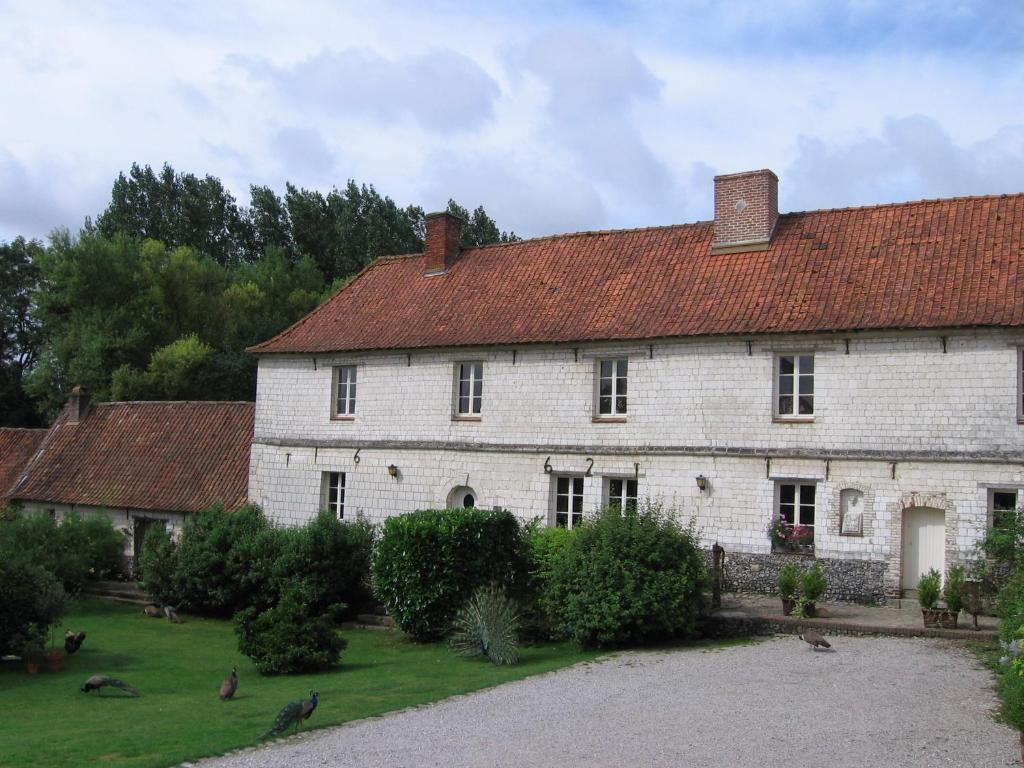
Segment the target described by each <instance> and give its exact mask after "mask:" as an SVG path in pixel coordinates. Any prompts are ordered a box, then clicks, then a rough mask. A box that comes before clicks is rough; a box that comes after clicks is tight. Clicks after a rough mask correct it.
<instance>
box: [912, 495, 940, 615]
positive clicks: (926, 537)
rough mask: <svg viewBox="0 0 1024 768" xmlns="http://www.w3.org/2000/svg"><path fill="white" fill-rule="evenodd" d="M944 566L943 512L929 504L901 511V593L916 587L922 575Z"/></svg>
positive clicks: (913, 589) (914, 589)
mask: <svg viewBox="0 0 1024 768" xmlns="http://www.w3.org/2000/svg"><path fill="white" fill-rule="evenodd" d="M932 568H934V569H935V570H937V571H938V572H939V573H943V574H944V573H945V569H946V513H945V512H944V511H943V510H941V509H932V508H931V507H911V508H909V509H905V510H904V511H903V573H902V577H903V581H902V587H903V593H904V595H906V593H907V592H908V591H914V592H916V590H917V583H918V582H919V581H920V580H921V576H922V575H924V574H926V573H927V572H928V571H929V570H931V569H932ZM908 596H909V595H908Z"/></svg>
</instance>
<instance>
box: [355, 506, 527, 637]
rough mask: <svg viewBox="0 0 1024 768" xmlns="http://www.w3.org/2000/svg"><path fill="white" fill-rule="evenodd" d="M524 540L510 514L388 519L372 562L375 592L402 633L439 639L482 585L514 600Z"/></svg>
mask: <svg viewBox="0 0 1024 768" xmlns="http://www.w3.org/2000/svg"><path fill="white" fill-rule="evenodd" d="M523 540H524V537H523V531H522V528H521V527H520V525H519V521H518V520H516V518H515V517H514V516H513V515H512V513H511V512H505V511H494V510H486V509H476V508H469V509H440V510H438V509H434V510H422V511H419V512H413V513H411V514H408V515H402V516H400V517H392V518H388V520H386V521H385V523H384V526H383V530H382V532H381V538H380V543H379V544H378V545H377V549H376V553H375V555H374V559H373V586H374V593H375V594H376V596H377V598H378V599H379V600H381V602H383V603H384V605H385V606H386V607H387V609H388V612H389V613H390V614H391V616H392V617H393V618H394V620H395V623H396V624H397V625H398V627H399V628H400V629H402V630H403V631H404V632H406V633H407V634H409V635H410V636H411V637H412V638H413V639H415V640H418V641H430V640H438V639H440V638H442V637H444V636H445V635H446V634H448V632H449V631H450V629H451V625H452V621H453V620H454V618H455V616H456V614H457V613H458V611H459V610H460V609H461V608H462V607H463V606H464V605H465V604H466V603H467V602H468V601H469V599H470V597H471V596H472V595H473V592H474V591H475V590H476V589H477V588H478V587H480V586H481V585H484V584H491V583H494V584H497V585H500V586H504V587H506V588H509V589H510V591H511V593H512V594H513V595H515V594H516V593H517V592H518V591H519V590H520V589H522V587H523V584H524V580H525V570H526V565H525V553H524V541H523Z"/></svg>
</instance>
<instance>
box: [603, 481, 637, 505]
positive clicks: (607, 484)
mask: <svg viewBox="0 0 1024 768" xmlns="http://www.w3.org/2000/svg"><path fill="white" fill-rule="evenodd" d="M604 504H605V506H606V507H618V508H619V509H636V479H635V478H632V477H606V478H605V479H604Z"/></svg>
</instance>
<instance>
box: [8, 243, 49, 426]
mask: <svg viewBox="0 0 1024 768" xmlns="http://www.w3.org/2000/svg"><path fill="white" fill-rule="evenodd" d="M42 251H43V246H42V244H41V243H39V242H37V241H35V240H30V241H26V240H25V238H23V237H19V238H16V239H15V240H14V241H13V242H11V243H0V403H3V409H2V410H3V414H4V416H3V418H2V419H0V425H3V426H12V427H31V426H38V425H39V424H40V420H39V414H38V413H37V411H36V408H35V405H34V403H33V402H32V400H31V398H30V397H29V396H28V394H27V393H26V392H25V390H24V387H23V382H24V378H25V375H26V373H27V372H28V371H29V370H31V368H32V366H33V365H34V364H35V361H36V358H37V356H38V354H39V349H40V346H41V343H42V327H41V324H40V321H39V318H38V317H37V316H36V315H35V313H34V312H33V305H32V296H33V294H34V292H35V291H36V290H37V288H38V285H39V268H38V267H37V265H36V259H38V257H39V254H40V253H42Z"/></svg>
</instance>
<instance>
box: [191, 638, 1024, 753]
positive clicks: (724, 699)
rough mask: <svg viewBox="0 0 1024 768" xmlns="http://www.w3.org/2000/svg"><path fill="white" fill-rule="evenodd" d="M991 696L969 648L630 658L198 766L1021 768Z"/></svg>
mask: <svg viewBox="0 0 1024 768" xmlns="http://www.w3.org/2000/svg"><path fill="white" fill-rule="evenodd" d="M992 685H993V678H992V676H991V674H990V673H988V672H987V671H986V670H985V669H984V668H983V667H982V666H981V665H980V664H979V663H978V662H977V660H976V659H975V658H974V657H973V656H972V655H971V654H970V652H968V651H966V650H964V649H962V648H959V647H957V646H954V645H950V644H946V643H945V642H943V641H936V640H923V639H895V638H891V639H890V638H854V637H838V638H835V642H834V650H833V651H832V652H822V651H819V652H815V651H812V650H810V648H809V647H808V646H807V645H805V644H804V643H802V642H801V641H800V640H798V639H797V638H796V637H784V638H776V639H772V640H767V641H765V642H761V643H758V644H756V645H747V646H737V647H732V648H723V649H720V650H714V651H702V650H683V651H673V652H638V653H625V654H621V655H618V656H615V657H612V658H610V659H607V660H604V661H599V662H594V663H590V664H582V665H579V666H576V667H572V668H570V669H566V670H562V671H559V672H553V673H551V674H547V675H543V676H539V677H534V678H530V679H527V680H522V681H520V682H516V683H510V684H508V685H503V686H501V687H498V688H492V689H490V690H486V691H482V692H480V693H475V694H470V695H467V696H461V697H457V698H453V699H449V700H447V701H444V702H441V703H439V704H434V705H431V706H427V707H421V708H418V709H411V710H405V711H402V712H397V713H395V714H392V715H386V716H384V717H379V718H373V719H369V720H362V721H358V722H354V723H351V724H349V725H345V726H341V727H338V728H332V729H328V730H323V731H319V732H317V733H310V734H308V735H306V736H299V737H298V738H296V739H290V740H288V741H287V742H285V743H277V744H272V745H269V746H266V747H262V748H260V749H255V750H250V751H246V752H240V753H236V754H234V755H230V756H227V757H223V758H217V759H214V760H207V761H203V762H202V763H201V765H202V766H204V768H213V767H214V766H225V767H226V766H233V767H237V768H241V767H242V766H245V767H246V768H255V767H256V766H285V765H290V766H321V765H329V766H346V767H348V766H387V767H388V768H398V767H399V766H401V767H402V768H413V767H418V766H446V767H447V766H466V767H467V768H470V767H472V768H478V767H480V766H515V767H516V768H521V767H527V766H576V765H585V766H623V765H626V766H635V767H636V768H641V767H643V766H715V768H730V767H731V766H785V767H786V768H797V767H799V766H808V768H810V767H811V766H813V768H842V767H844V766H851V767H852V766H856V767H857V768H861V767H862V766H893V767H898V766H922V768H924V767H925V766H927V768H936V767H937V766H979V768H981V767H982V766H983V767H984V768H995V766H1004V765H1020V762H1019V760H1018V759H1017V758H1018V755H1019V746H1018V740H1017V734H1016V733H1015V732H1013V731H1012V730H1011V729H1009V728H1007V727H1005V726H1003V725H999V724H998V723H996V722H994V721H993V720H992V717H991V712H992V710H993V709H994V707H995V706H996V698H995V694H994V692H993V690H992ZM320 706H321V707H324V706H330V702H328V701H321V702H320ZM314 717H316V715H314Z"/></svg>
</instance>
